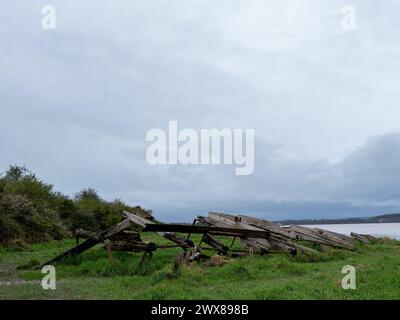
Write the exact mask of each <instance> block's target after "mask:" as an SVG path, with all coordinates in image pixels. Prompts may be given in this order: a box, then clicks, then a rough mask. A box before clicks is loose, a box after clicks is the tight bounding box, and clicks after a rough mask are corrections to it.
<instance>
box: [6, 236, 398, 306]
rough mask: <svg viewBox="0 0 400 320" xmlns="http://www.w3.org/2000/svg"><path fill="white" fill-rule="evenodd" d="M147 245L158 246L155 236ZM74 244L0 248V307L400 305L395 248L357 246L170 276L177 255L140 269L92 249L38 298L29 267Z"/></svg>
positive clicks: (390, 244) (127, 256) (132, 257)
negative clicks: (352, 282)
mask: <svg viewBox="0 0 400 320" xmlns="http://www.w3.org/2000/svg"><path fill="white" fill-rule="evenodd" d="M143 238H144V240H146V241H155V242H157V243H163V242H165V241H166V240H164V239H162V238H161V237H159V236H158V235H156V234H146V237H143ZM74 244H75V241H74V240H64V241H53V242H49V243H43V244H37V245H32V246H31V247H30V248H29V249H27V250H23V251H20V250H16V249H10V248H0V299H399V298H400V242H398V241H391V240H381V241H379V242H378V243H375V244H371V245H361V244H359V245H358V246H357V248H356V250H355V251H354V252H350V251H345V250H335V249H324V251H323V252H321V253H320V254H318V255H316V256H304V255H299V256H297V257H291V256H289V255H285V254H272V255H269V256H256V255H254V256H248V257H245V258H241V259H231V260H230V261H229V262H228V263H226V264H224V265H221V266H214V267H212V266H208V264H207V262H206V261H204V262H199V263H194V264H191V265H190V266H182V267H181V268H180V270H178V271H177V270H173V262H174V257H175V256H176V254H177V253H179V252H180V249H166V250H158V251H156V252H154V255H153V258H152V259H150V260H145V263H144V264H143V265H142V266H141V267H139V266H138V263H139V261H140V258H141V254H140V253H113V254H112V256H109V255H108V254H107V252H105V250H104V249H103V248H102V247H101V246H97V247H95V248H92V249H90V250H89V251H87V252H85V253H84V254H82V255H81V256H79V257H77V258H75V259H70V260H69V261H68V262H67V263H65V264H60V265H57V267H56V272H57V288H56V290H44V289H42V287H41V285H40V280H41V279H42V277H43V276H44V274H42V273H41V271H40V270H36V269H35V268H34V267H33V266H34V265H37V264H38V263H39V262H44V261H46V259H49V258H52V257H54V256H55V255H56V254H58V253H60V252H62V251H64V250H65V249H68V248H70V247H71V246H73V245H74ZM345 265H353V266H355V268H356V272H357V273H356V285H357V288H356V289H355V290H344V289H342V287H341V280H342V278H343V277H344V276H345V275H344V274H342V273H341V270H342V267H343V266H345Z"/></svg>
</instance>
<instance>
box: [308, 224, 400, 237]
mask: <svg viewBox="0 0 400 320" xmlns="http://www.w3.org/2000/svg"><path fill="white" fill-rule="evenodd" d="M305 227H317V228H321V229H325V230H328V231H333V232H338V233H343V234H347V235H350V232H356V233H362V234H370V235H373V236H377V237H390V238H394V239H399V240H400V223H354V224H318V225H306V226H305Z"/></svg>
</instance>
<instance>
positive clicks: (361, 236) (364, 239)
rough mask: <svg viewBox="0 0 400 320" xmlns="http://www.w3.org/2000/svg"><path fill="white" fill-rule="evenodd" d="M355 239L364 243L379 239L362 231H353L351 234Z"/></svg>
mask: <svg viewBox="0 0 400 320" xmlns="http://www.w3.org/2000/svg"><path fill="white" fill-rule="evenodd" d="M350 235H351V236H352V237H353V238H354V239H356V240H358V241H361V242H363V243H369V242H370V241H375V240H377V238H375V237H374V236H371V235H369V234H361V233H356V232H352V233H351V234H350Z"/></svg>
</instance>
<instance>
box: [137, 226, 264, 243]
mask: <svg viewBox="0 0 400 320" xmlns="http://www.w3.org/2000/svg"><path fill="white" fill-rule="evenodd" d="M143 231H154V232H160V231H164V232H181V233H193V234H194V233H197V234H203V233H209V234H212V235H226V236H236V237H253V238H261V239H268V238H269V232H268V231H265V230H251V229H250V230H249V229H237V228H229V227H214V226H200V225H191V224H149V225H146V227H145V228H144V229H143Z"/></svg>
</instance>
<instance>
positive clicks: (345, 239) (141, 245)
mask: <svg viewBox="0 0 400 320" xmlns="http://www.w3.org/2000/svg"><path fill="white" fill-rule="evenodd" d="M122 215H123V217H124V219H123V220H122V221H121V222H120V223H118V224H116V225H114V226H113V227H111V228H109V229H107V230H105V231H103V232H101V233H94V232H89V231H86V230H84V229H78V230H76V231H75V236H76V238H77V245H76V246H75V247H73V248H71V249H70V250H67V251H66V252H64V253H62V254H60V255H58V256H56V257H55V258H53V259H51V260H50V261H47V262H46V263H44V264H43V265H49V264H56V263H60V262H62V261H64V260H65V259H66V258H68V257H71V256H76V255H78V254H80V253H82V252H84V251H86V250H88V249H90V248H92V247H94V246H95V245H97V244H100V243H103V244H104V248H105V249H106V250H107V251H108V252H112V251H131V252H142V253H143V257H142V260H141V262H142V261H143V260H144V259H145V257H146V256H151V255H152V253H153V252H154V251H155V250H158V249H168V248H177V247H178V248H181V249H182V251H183V253H182V254H183V255H184V257H185V261H186V262H188V261H193V260H197V259H199V258H200V257H201V256H202V254H203V252H204V251H207V250H211V251H214V252H215V253H217V254H218V255H229V256H233V257H235V256H241V255H246V254H255V253H256V254H272V253H288V254H291V255H296V254H297V253H298V252H307V253H316V252H317V251H316V250H315V249H314V248H313V246H314V247H315V246H316V245H319V246H322V247H323V246H329V247H335V248H342V249H347V250H353V249H354V248H355V242H356V241H360V242H362V243H368V242H370V241H374V240H376V238H374V237H372V236H369V235H361V234H357V233H352V234H351V236H346V235H343V234H339V233H335V232H331V231H327V230H323V229H319V228H309V227H304V226H298V225H289V226H282V225H279V224H276V223H273V222H271V221H267V220H264V219H259V218H255V217H250V216H245V215H230V214H223V213H216V212H209V213H208V215H207V216H198V217H197V218H196V219H194V221H193V223H192V224H162V223H155V222H154V221H153V220H150V219H149V218H147V217H146V218H145V217H143V216H139V215H137V214H134V213H130V212H126V211H124V212H123V213H122ZM133 225H134V226H137V227H140V229H141V232H156V233H158V234H159V235H160V236H162V237H164V238H165V239H167V240H169V241H170V242H171V243H170V244H156V243H152V242H144V241H142V239H141V236H140V233H139V232H133V231H130V230H128V229H129V228H130V227H131V226H133ZM182 234H186V236H183V235H182ZM192 234H201V235H202V237H201V239H200V242H199V243H197V244H195V243H194V242H193V241H192V240H191V239H190V236H191V235H192ZM220 236H224V237H231V238H232V241H231V244H230V245H226V244H225V243H223V242H222V241H221V240H220V239H219V238H218V237H220ZM81 238H84V239H85V241H84V242H82V243H79V242H80V241H79V240H80V239H81ZM236 240H238V241H240V248H239V249H238V248H234V247H233V245H234V243H235V241H236ZM307 243H308V244H311V246H308V245H305V244H307Z"/></svg>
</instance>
